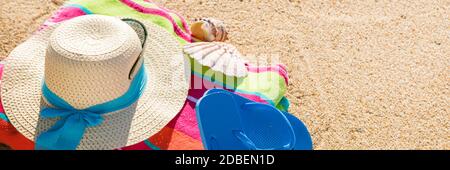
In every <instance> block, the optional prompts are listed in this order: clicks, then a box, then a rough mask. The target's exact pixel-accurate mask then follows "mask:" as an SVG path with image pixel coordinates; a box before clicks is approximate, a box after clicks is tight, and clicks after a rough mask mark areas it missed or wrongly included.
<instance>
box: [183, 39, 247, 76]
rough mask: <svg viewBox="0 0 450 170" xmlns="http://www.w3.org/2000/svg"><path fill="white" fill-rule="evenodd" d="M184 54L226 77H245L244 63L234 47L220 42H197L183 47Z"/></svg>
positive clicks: (245, 68)
mask: <svg viewBox="0 0 450 170" xmlns="http://www.w3.org/2000/svg"><path fill="white" fill-rule="evenodd" d="M184 52H185V53H186V54H189V56H190V57H191V58H194V59H195V60H197V61H198V62H199V63H200V64H202V65H204V66H208V67H210V68H211V69H213V70H214V71H219V72H222V73H224V74H225V75H228V76H234V77H245V76H247V72H248V70H247V67H246V64H245V63H246V61H245V60H244V59H242V55H241V54H240V53H239V51H238V50H237V49H236V47H234V46H232V45H230V44H227V43H222V42H198V43H192V44H187V45H186V46H184Z"/></svg>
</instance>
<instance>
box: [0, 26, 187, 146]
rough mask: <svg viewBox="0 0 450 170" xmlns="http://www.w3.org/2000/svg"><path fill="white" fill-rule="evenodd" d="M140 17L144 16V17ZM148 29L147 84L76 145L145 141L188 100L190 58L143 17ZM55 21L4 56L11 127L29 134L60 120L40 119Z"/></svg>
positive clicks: (6, 106)
mask: <svg viewBox="0 0 450 170" xmlns="http://www.w3.org/2000/svg"><path fill="white" fill-rule="evenodd" d="M141 22H142V21H141ZM142 23H143V24H144V25H145V27H146V29H147V32H148V36H147V40H146V45H145V47H144V48H143V54H142V55H143V56H142V57H143V58H144V65H145V69H146V72H147V75H148V82H147V87H146V88H145V92H144V93H143V94H142V96H141V98H140V99H139V100H138V101H137V102H136V103H135V104H133V105H132V106H130V107H128V108H125V109H123V110H120V111H116V112H113V113H108V114H105V115H104V116H103V117H104V119H105V121H104V122H103V123H102V124H101V125H99V126H95V127H90V128H88V129H87V130H86V132H85V134H84V136H83V139H82V140H81V142H80V144H79V146H78V148H77V149H82V150H85V149H116V148H120V147H124V146H130V145H133V144H136V143H138V142H141V141H144V140H146V139H148V138H149V137H151V136H152V135H154V134H156V133H157V132H159V131H160V130H161V129H162V128H163V127H164V126H165V125H167V124H168V123H169V122H170V121H171V120H172V119H173V118H174V117H175V116H176V115H177V113H179V111H180V110H181V109H182V107H183V106H184V104H185V101H186V97H187V93H188V89H189V77H190V75H189V74H190V71H189V69H190V68H189V66H188V65H189V60H188V59H186V58H185V57H184V55H183V53H182V48H181V46H180V44H179V43H178V42H177V40H176V39H175V38H174V37H173V36H172V35H171V34H170V33H169V32H167V31H166V30H164V29H162V28H161V27H159V26H157V25H155V24H152V23H149V22H142ZM58 25H60V24H56V25H53V26H51V27H49V28H47V29H45V30H42V31H41V32H38V33H36V34H35V35H32V36H31V37H30V38H29V39H28V40H27V41H25V42H24V43H22V44H21V45H19V46H18V47H16V48H15V49H14V50H13V51H12V52H11V53H10V55H9V56H8V57H7V58H6V59H5V60H4V69H3V78H2V84H1V99H2V103H3V107H4V110H5V114H6V115H7V116H8V118H9V120H10V121H11V123H12V124H13V126H14V127H15V128H16V129H17V130H18V131H19V132H20V133H22V134H23V135H24V136H25V137H27V138H28V139H30V140H32V141H34V140H35V138H36V137H37V135H39V134H40V133H41V132H43V131H45V130H47V129H49V128H50V127H51V126H52V125H54V123H55V122H56V121H57V119H42V118H40V116H39V114H40V110H41V109H42V107H44V106H45V102H44V101H43V99H42V97H41V88H42V81H43V79H44V65H45V55H46V48H47V46H48V42H49V37H50V35H51V33H52V32H53V30H54V29H55V28H56V27H57V26H58Z"/></svg>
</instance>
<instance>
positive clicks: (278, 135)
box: [196, 89, 297, 150]
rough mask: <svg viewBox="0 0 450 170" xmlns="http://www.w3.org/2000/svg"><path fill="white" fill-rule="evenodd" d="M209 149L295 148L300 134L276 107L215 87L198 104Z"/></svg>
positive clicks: (206, 145) (198, 112)
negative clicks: (297, 133)
mask: <svg viewBox="0 0 450 170" xmlns="http://www.w3.org/2000/svg"><path fill="white" fill-rule="evenodd" d="M196 112H197V119H198V122H199V128H200V133H201V137H202V142H203V144H204V146H205V149H207V150H292V149H295V145H296V143H297V142H296V135H295V134H294V129H293V128H292V125H291V123H290V121H289V120H288V118H287V117H286V115H285V114H284V113H282V112H280V111H279V110H277V109H276V108H274V107H272V106H270V105H266V104H261V103H256V102H253V101H251V100H249V99H246V98H244V97H241V96H239V95H236V94H234V93H231V92H228V91H226V90H220V89H214V90H210V91H208V92H207V93H206V95H205V96H204V97H203V98H201V99H200V100H199V101H198V103H197V107H196Z"/></svg>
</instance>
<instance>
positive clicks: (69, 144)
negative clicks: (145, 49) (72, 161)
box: [35, 65, 147, 150]
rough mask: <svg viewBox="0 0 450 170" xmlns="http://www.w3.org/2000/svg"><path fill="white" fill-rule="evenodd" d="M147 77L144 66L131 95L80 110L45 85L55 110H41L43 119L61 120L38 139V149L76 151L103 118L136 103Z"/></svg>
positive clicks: (130, 92)
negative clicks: (86, 135) (89, 128)
mask: <svg viewBox="0 0 450 170" xmlns="http://www.w3.org/2000/svg"><path fill="white" fill-rule="evenodd" d="M146 84H147V74H146V72H145V68H144V65H142V66H141V68H140V70H139V71H138V73H137V74H136V76H135V77H134V79H133V80H132V82H131V85H130V87H129V89H128V91H127V92H126V93H125V94H124V95H122V96H120V97H119V98H117V99H114V100H112V101H108V102H106V103H102V104H98V105H94V106H91V107H89V108H87V109H83V110H77V109H75V108H74V107H72V106H71V105H70V104H69V103H67V102H66V101H64V99H62V98H60V97H59V96H57V95H56V94H55V93H53V92H52V91H51V90H50V89H49V88H48V87H47V85H46V84H45V82H44V84H43V87H42V95H43V97H44V98H45V99H46V100H47V102H48V103H49V104H51V105H53V106H54V107H55V108H44V109H42V110H41V113H40V115H41V117H42V118H58V117H59V118H60V119H59V120H58V121H57V122H56V123H55V124H54V125H53V126H52V127H51V128H50V129H49V130H47V131H45V132H42V133H41V134H40V135H39V136H38V137H37V139H36V144H35V147H36V149H48V150H75V149H76V148H77V146H78V145H79V144H80V141H81V139H82V138H83V135H84V132H85V130H86V128H88V127H94V126H98V125H100V124H101V123H102V122H103V117H102V115H103V114H105V113H110V112H114V111H118V110H122V109H124V108H127V107H129V106H131V105H132V104H133V103H135V102H136V101H137V100H138V99H139V97H140V96H141V95H142V93H143V92H144V89H145V86H146Z"/></svg>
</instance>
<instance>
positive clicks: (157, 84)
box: [1, 15, 190, 149]
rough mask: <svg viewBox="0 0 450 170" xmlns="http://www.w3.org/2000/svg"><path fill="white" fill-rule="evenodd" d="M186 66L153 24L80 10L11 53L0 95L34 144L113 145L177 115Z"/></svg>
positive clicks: (133, 139) (139, 136) (69, 146)
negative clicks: (75, 15) (69, 18)
mask: <svg viewBox="0 0 450 170" xmlns="http://www.w3.org/2000/svg"><path fill="white" fill-rule="evenodd" d="M187 64H188V62H187V61H186V60H185V58H184V56H183V53H182V50H181V47H180V45H179V44H178V42H177V41H176V40H175V39H174V38H173V36H172V35H171V34H170V33H168V32H167V31H165V30H163V29H162V28H160V27H159V26H157V25H154V24H151V23H146V22H139V21H136V20H133V19H119V18H114V17H108V16H101V15H87V16H81V17H76V18H74V19H71V20H68V21H65V22H62V23H60V24H57V25H55V26H52V27H50V28H48V29H46V30H44V31H41V32H39V33H37V34H35V35H33V36H32V37H31V38H29V39H28V40H27V41H26V42H24V43H23V44H21V45H19V46H18V47H17V48H15V49H14V50H13V51H12V52H11V54H10V55H9V56H8V58H7V59H5V60H4V71H3V79H2V84H1V99H2V102H3V106H4V109H5V112H6V115H7V116H8V118H9V119H10V121H11V123H12V124H13V125H14V127H15V128H16V129H17V130H18V131H19V132H21V133H22V134H23V135H24V136H25V137H27V138H29V139H30V140H32V141H35V142H36V147H38V144H39V143H40V142H42V144H43V145H42V148H43V149H115V148H120V147H123V146H129V145H132V144H135V143H138V142H141V141H143V140H145V139H147V138H148V137H150V136H152V135H153V134H155V133H157V132H159V131H160V130H161V129H162V128H163V127H164V126H165V125H166V124H167V123H168V122H169V121H170V120H172V119H173V118H174V117H175V116H176V114H177V113H178V112H179V111H180V109H181V108H182V107H183V105H184V102H185V100H186V96H187V91H188V86H189V84H188V82H189V75H188V74H189V73H190V72H189V71H188V66H187ZM105 103H106V104H105ZM74 115H75V116H74ZM77 136H78V137H77ZM40 137H41V139H40ZM77 138H78V139H77ZM39 145H40V144H39ZM39 147H41V146H39Z"/></svg>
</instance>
